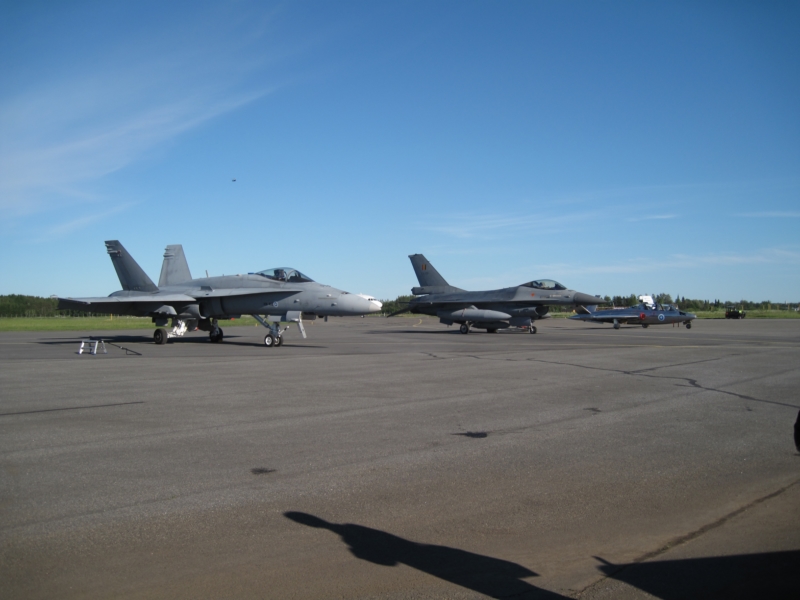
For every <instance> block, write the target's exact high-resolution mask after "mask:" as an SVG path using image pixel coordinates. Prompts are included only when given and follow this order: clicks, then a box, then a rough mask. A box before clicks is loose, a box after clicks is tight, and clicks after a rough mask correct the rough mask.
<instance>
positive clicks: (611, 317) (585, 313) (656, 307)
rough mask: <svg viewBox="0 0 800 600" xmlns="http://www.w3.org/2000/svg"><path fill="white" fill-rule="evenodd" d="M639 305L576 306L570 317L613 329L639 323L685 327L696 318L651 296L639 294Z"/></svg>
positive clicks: (642, 324) (689, 326)
mask: <svg viewBox="0 0 800 600" xmlns="http://www.w3.org/2000/svg"><path fill="white" fill-rule="evenodd" d="M639 301H640V302H639V305H638V306H630V307H627V308H609V309H607V310H597V307H596V306H591V305H589V306H578V307H576V309H575V312H576V313H578V314H576V315H573V316H571V317H570V319H573V320H575V321H586V322H589V323H610V324H612V325H613V326H614V329H619V328H620V325H641V326H642V327H644V328H645V329H647V328H648V327H649V326H650V325H676V324H677V325H681V324H683V325H685V326H686V329H691V328H692V321H693V320H694V319H695V318H696V316H695V315H693V314H692V313H688V312H685V311H682V310H680V309H679V308H678V307H676V306H672V305H670V304H666V305H664V304H658V303H657V302H656V301H655V300H653V297H652V296H639Z"/></svg>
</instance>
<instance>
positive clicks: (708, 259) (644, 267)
mask: <svg viewBox="0 0 800 600" xmlns="http://www.w3.org/2000/svg"><path fill="white" fill-rule="evenodd" d="M745 265H765V266H766V265H797V266H800V252H798V251H796V250H787V249H784V248H763V249H761V250H758V251H755V252H752V253H747V254H737V253H731V252H729V253H714V254H704V255H689V254H672V255H667V256H664V257H662V258H660V259H655V260H653V259H649V260H646V261H642V260H640V259H630V260H619V261H615V260H613V259H612V260H602V261H591V262H587V263H585V264H578V265H576V264H564V263H561V264H551V265H544V266H543V267H542V268H540V270H544V271H547V270H548V269H549V270H552V271H553V272H558V273H567V274H570V275H573V274H584V273H593V274H628V273H648V272H653V271H659V270H661V271H666V270H675V269H681V270H687V269H698V268H703V269H704V268H708V267H726V266H745Z"/></svg>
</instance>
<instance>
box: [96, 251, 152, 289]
mask: <svg viewBox="0 0 800 600" xmlns="http://www.w3.org/2000/svg"><path fill="white" fill-rule="evenodd" d="M106 250H108V255H109V256H110V257H111V262H112V263H114V269H116V271H117V277H119V282H120V283H121V284H122V289H123V290H130V291H135V292H157V291H158V288H157V287H156V285H155V284H154V283H153V282H152V280H151V279H150V278H149V277H148V276H147V273H145V272H144V271H142V267H140V266H139V265H138V264H136V261H135V260H133V257H132V256H131V255H130V254H128V251H127V250H125V247H124V246H123V245H122V244H120V243H119V241H117V240H109V241H107V242H106Z"/></svg>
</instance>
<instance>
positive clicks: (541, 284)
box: [390, 254, 603, 333]
mask: <svg viewBox="0 0 800 600" xmlns="http://www.w3.org/2000/svg"><path fill="white" fill-rule="evenodd" d="M408 258H410V259H411V265H412V266H413V267H414V272H415V273H416V274H417V279H418V280H419V287H415V288H412V289H411V293H412V294H414V295H415V296H418V297H417V298H414V299H412V300H411V302H409V304H408V307H407V308H404V309H403V310H401V311H397V312H396V313H394V314H400V313H403V312H411V313H415V314H425V315H433V316H436V317H439V322H440V323H444V324H445V325H452V324H453V323H458V324H459V325H461V328H460V331H461V333H469V332H470V329H472V328H475V329H485V330H486V331H487V332H488V333H497V330H498V329H507V328H508V327H527V328H528V331H530V333H536V327H535V326H534V324H533V322H534V321H536V320H538V319H543V318H546V317H548V316H549V315H548V314H547V313H548V311H549V307H550V306H554V305H582V304H601V303H602V302H603V299H602V298H598V297H596V296H590V295H589V294H583V293H581V292H576V291H574V290H568V289H567V288H566V287H564V286H563V285H561V284H560V283H558V282H557V281H552V280H551V279H539V280H536V281H530V282H528V283H523V284H522V285H517V286H514V287H509V288H503V289H499V290H488V291H485V292H468V291H466V290H462V289H460V288H457V287H453V286H451V285H449V284H448V283H447V282H446V281H445V280H444V278H443V277H442V276H441V275H439V272H438V271H437V270H436V269H434V268H433V265H431V263H430V262H429V261H428V260H427V259H426V258H425V257H424V256H423V255H422V254H412V255H411V256H409V257H408ZM390 316H391V315H390Z"/></svg>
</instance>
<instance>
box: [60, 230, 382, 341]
mask: <svg viewBox="0 0 800 600" xmlns="http://www.w3.org/2000/svg"><path fill="white" fill-rule="evenodd" d="M106 249H107V250H108V254H109V255H110V256H111V262H112V263H113V264H114V268H115V269H116V271H117V275H118V276H119V281H120V283H121V284H122V289H121V290H120V291H118V292H114V293H113V294H111V295H110V296H107V297H101V298H59V299H58V308H59V309H71V310H82V311H87V312H98V313H106V314H115V315H117V314H119V315H132V316H137V317H152V319H153V322H154V323H155V324H156V327H157V329H156V330H155V333H154V334H153V339H154V341H155V343H156V344H166V343H167V340H168V339H169V338H171V337H180V336H182V335H184V334H185V333H186V332H188V331H194V330H195V329H200V330H201V331H207V332H208V333H209V339H210V340H211V341H212V342H221V341H222V335H223V334H222V328H220V326H219V321H220V320H227V319H234V318H239V317H241V316H242V315H243V314H245V315H252V316H253V317H254V318H255V319H256V320H257V321H258V322H259V323H261V324H262V325H263V326H264V327H266V328H267V329H268V330H269V333H267V335H266V337H265V338H264V345H265V346H267V347H272V346H280V345H281V344H282V342H283V338H282V335H283V332H284V331H286V329H288V327H286V328H284V329H281V326H280V323H282V322H283V323H297V326H298V328H299V329H300V333H301V334H302V335H303V337H304V338H305V337H306V332H305V329H304V328H303V319H307V320H314V319H316V318H317V317H318V316H319V317H325V318H326V319H327V318H328V317H329V316H334V317H346V316H359V315H365V314H369V313H374V312H380V310H381V309H380V306H378V305H377V304H376V303H375V302H370V301H369V300H367V299H365V298H362V297H361V296H358V295H356V294H350V293H348V292H344V291H342V290H337V289H336V288H332V287H330V286H328V285H323V284H321V283H317V282H315V281H314V280H313V279H311V278H310V277H308V276H306V275H303V274H302V273H301V272H300V271H297V270H296V269H291V268H288V267H282V268H277V269H267V270H266V271H259V272H257V273H248V274H246V275H223V276H221V277H206V278H205V279H192V276H191V273H190V272H189V265H188V263H187V262H186V256H185V255H184V253H183V247H182V246H180V245H173V246H167V249H166V251H165V253H164V263H163V265H162V267H161V277H160V279H159V281H158V287H156V285H155V284H154V283H153V282H152V281H151V280H150V278H149V277H148V276H147V274H146V273H145V272H144V271H143V270H142V268H141V267H140V266H139V265H138V264H137V263H136V261H135V260H133V257H132V256H131V255H130V254H128V252H127V250H125V248H124V247H123V246H122V244H120V243H119V242H118V241H116V240H111V241H108V242H106ZM170 321H171V326H172V327H171V329H170V330H167V329H166V328H165V326H166V325H167V324H168V323H169V322H170Z"/></svg>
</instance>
